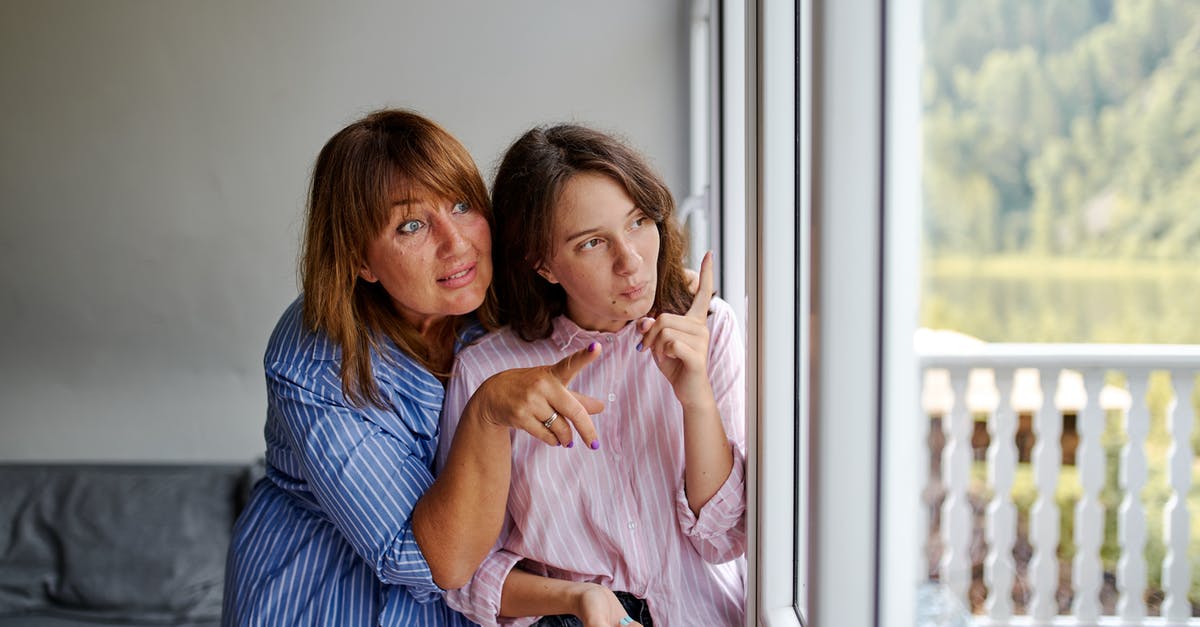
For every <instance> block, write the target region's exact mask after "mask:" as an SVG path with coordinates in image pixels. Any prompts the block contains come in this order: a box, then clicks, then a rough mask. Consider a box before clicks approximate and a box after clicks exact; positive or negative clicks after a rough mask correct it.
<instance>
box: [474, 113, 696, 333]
mask: <svg viewBox="0 0 1200 627" xmlns="http://www.w3.org/2000/svg"><path fill="white" fill-rule="evenodd" d="M581 172H595V173H598V174H603V175H605V176H607V177H609V178H611V179H612V180H614V181H616V182H617V184H619V185H621V186H622V187H624V188H625V191H626V192H628V193H629V196H630V197H631V198H632V199H633V201H634V203H635V204H636V205H637V207H638V208H639V209H641V210H642V211H643V212H645V214H646V215H647V216H649V217H650V219H651V220H653V221H654V223H655V225H656V226H657V227H658V236H659V249H658V264H657V267H658V283H657V286H656V288H655V293H654V306H653V308H652V310H651V314H653V315H657V314H659V313H676V314H681V313H684V312H685V311H687V308H688V307H689V306H690V305H691V302H692V293H691V291H689V290H688V281H687V278H686V276H685V275H684V272H683V255H684V250H685V248H686V242H685V241H684V238H683V232H682V231H681V230H680V228H679V226H678V224H676V222H675V217H674V214H675V201H674V200H673V199H672V198H671V192H670V190H668V189H667V186H666V184H665V183H664V182H663V181H662V179H661V178H660V177H659V176H658V174H657V173H655V172H654V170H653V169H652V168H651V167H650V166H649V164H648V163H647V162H646V160H645V159H644V158H643V157H642V156H641V155H640V154H638V153H637V151H635V150H633V149H632V148H630V147H629V146H627V145H626V144H624V143H623V142H621V141H619V140H618V139H616V138H614V137H612V136H610V135H607V134H605V133H602V132H600V131H597V130H593V129H590V128H587V127H584V126H578V125H574V124H562V125H558V126H550V127H538V128H534V129H532V130H530V131H528V132H526V133H525V134H524V135H522V136H521V137H520V138H519V139H517V141H515V142H514V143H513V144H512V145H511V146H509V148H508V151H507V152H505V154H504V158H503V160H502V161H501V163H500V168H499V169H498V170H497V172H496V180H495V183H494V184H493V186H492V210H493V212H494V213H495V221H496V225H495V229H494V230H493V234H494V237H493V238H492V250H493V257H494V258H495V279H494V281H493V283H492V286H493V288H494V289H493V292H492V294H489V300H490V299H491V298H492V297H493V296H494V297H495V298H496V300H498V310H499V312H500V318H501V319H500V322H501V323H503V324H509V325H511V326H512V328H513V330H515V331H516V332H517V334H518V335H520V336H521V338H522V339H524V340H526V341H533V340H536V339H541V338H545V337H549V336H550V331H551V322H552V320H553V319H554V317H555V316H558V315H561V314H563V313H565V312H566V310H567V293H566V291H564V290H563V288H562V286H561V285H555V284H552V283H550V282H549V281H546V280H544V279H543V278H542V277H541V276H539V275H538V273H537V269H538V268H539V267H540V266H541V265H542V262H543V261H544V260H545V259H547V258H548V257H549V256H550V254H551V247H552V241H551V236H552V233H553V229H554V210H555V207H556V206H557V204H558V201H559V198H560V197H561V195H562V191H563V188H564V187H565V186H566V183H567V181H569V180H570V179H571V177H573V176H575V175H576V174H579V173H581Z"/></svg>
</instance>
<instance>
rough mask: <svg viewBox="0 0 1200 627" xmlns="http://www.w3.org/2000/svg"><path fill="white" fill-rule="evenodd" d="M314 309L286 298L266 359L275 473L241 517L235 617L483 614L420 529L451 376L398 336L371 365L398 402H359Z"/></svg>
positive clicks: (417, 619)
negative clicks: (445, 586) (459, 603)
mask: <svg viewBox="0 0 1200 627" xmlns="http://www.w3.org/2000/svg"><path fill="white" fill-rule="evenodd" d="M302 309H303V304H302V298H299V299H297V300H296V301H295V302H293V303H292V304H291V306H289V307H288V308H287V310H286V311H285V312H284V314H283V316H282V317H281V318H280V320H279V323H278V325H276V327H275V331H274V332H273V333H272V334H271V340H270V342H269V344H268V346H267V352H266V355H265V357H264V359H263V365H264V368H265V371H266V379H267V424H266V429H265V433H266V441H267V452H266V462H267V476H266V478H265V479H263V480H261V481H260V482H259V483H258V485H256V486H255V489H254V492H253V494H252V496H251V499H250V502H249V504H248V505H247V507H246V510H245V511H244V512H243V513H242V515H241V516H240V517H239V518H238V522H237V525H236V528H235V530H234V538H233V541H232V543H231V545H230V551H229V561H228V566H227V569H226V584H225V610H224V616H223V623H224V624H225V625H376V624H378V625H405V626H410V625H411V626H424V625H428V626H430V627H433V626H437V627H442V626H445V625H451V626H454V625H464V626H465V625H471V624H472V623H471V622H469V621H467V620H466V619H465V618H463V617H462V616H460V615H459V614H457V613H455V612H454V611H453V610H450V609H449V608H447V607H446V605H445V603H444V602H443V601H442V590H441V589H439V588H438V586H437V585H436V584H435V583H434V582H433V576H432V574H431V573H430V571H429V565H428V564H427V563H426V561H425V558H424V556H423V555H422V554H421V550H420V547H418V546H417V542H416V539H415V538H414V537H413V531H412V511H413V507H414V506H415V505H416V503H417V500H418V499H419V498H420V497H421V495H422V494H424V493H425V490H427V489H428V488H429V486H430V484H432V483H433V471H432V469H433V463H434V456H435V454H436V452H437V447H438V442H437V440H438V416H439V413H440V412H441V407H442V398H443V395H444V390H443V388H442V384H441V382H439V381H438V380H437V378H435V377H434V376H433V375H432V374H430V373H429V372H428V371H427V370H425V369H424V368H423V367H421V366H420V365H419V364H418V363H416V362H415V361H414V360H413V359H412V358H410V357H409V356H408V355H406V354H404V353H403V352H402V351H401V350H399V349H398V348H397V347H396V346H395V345H393V344H392V343H390V342H385V346H384V348H382V349H381V350H382V353H384V354H372V369H373V372H374V375H375V380H376V382H377V384H378V386H379V392H380V395H381V396H382V398H383V401H384V404H385V405H386V409H380V408H378V407H375V406H373V405H368V406H366V407H363V408H358V407H354V406H352V405H351V404H350V403H349V402H348V401H347V399H346V398H345V396H344V395H343V393H342V381H341V377H340V374H339V373H340V371H341V359H340V358H341V351H340V349H339V348H338V347H337V346H336V345H335V344H334V343H333V342H332V341H331V340H330V339H329V337H328V336H326V335H325V334H324V333H314V332H312V331H309V330H307V329H305V327H304V324H303V316H302Z"/></svg>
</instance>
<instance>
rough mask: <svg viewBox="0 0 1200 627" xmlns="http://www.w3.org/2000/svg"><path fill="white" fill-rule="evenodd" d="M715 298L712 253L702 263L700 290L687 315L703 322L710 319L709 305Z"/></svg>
mask: <svg viewBox="0 0 1200 627" xmlns="http://www.w3.org/2000/svg"><path fill="white" fill-rule="evenodd" d="M712 297H713V269H712V251H711V250H710V251H708V252H706V253H704V260H703V261H701V262H700V288H699V289H698V290H696V298H694V299H693V300H692V306H691V308H689V309H688V312H687V315H688V317H691V318H700V319H701V320H703V319H704V318H707V317H708V305H709V303H711V302H712Z"/></svg>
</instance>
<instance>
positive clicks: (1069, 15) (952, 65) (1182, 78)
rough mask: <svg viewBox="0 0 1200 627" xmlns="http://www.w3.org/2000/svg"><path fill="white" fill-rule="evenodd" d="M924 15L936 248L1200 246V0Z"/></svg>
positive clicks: (958, 251) (990, 4)
mask: <svg viewBox="0 0 1200 627" xmlns="http://www.w3.org/2000/svg"><path fill="white" fill-rule="evenodd" d="M924 28H925V33H924V41H925V51H924V53H925V63H926V68H925V72H924V73H923V84H922V86H921V89H922V100H923V106H924V150H925V167H924V170H923V178H924V180H923V187H924V218H923V219H924V224H923V236H924V249H925V251H926V254H927V255H928V257H930V258H935V259H936V258H938V257H962V256H971V257H980V256H989V255H1012V254H1020V255H1034V256H1038V257H1043V256H1050V257H1056V256H1061V257H1075V258H1079V257H1085V258H1101V257H1102V258H1105V259H1109V260H1112V259H1140V260H1172V261H1183V260H1197V259H1200V1H1197V0H970V1H967V2H964V1H962V0H926V3H925V14H924ZM997 339H999V338H997Z"/></svg>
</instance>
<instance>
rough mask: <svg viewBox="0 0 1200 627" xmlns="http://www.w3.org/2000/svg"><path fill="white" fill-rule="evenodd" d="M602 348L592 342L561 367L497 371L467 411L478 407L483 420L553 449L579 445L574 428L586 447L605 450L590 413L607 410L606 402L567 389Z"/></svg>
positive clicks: (472, 400)
mask: <svg viewBox="0 0 1200 627" xmlns="http://www.w3.org/2000/svg"><path fill="white" fill-rule="evenodd" d="M600 350H601V349H600V344H599V343H597V342H592V343H591V344H589V345H588V347H587V348H584V349H580V350H579V351H576V352H574V353H571V354H570V355H567V356H566V357H564V358H563V359H562V360H561V361H559V362H558V363H556V364H551V365H549V366H536V367H533V368H514V369H512V370H505V371H503V372H498V373H496V374H494V375H492V376H491V377H489V378H488V379H487V380H486V381H484V382H483V385H481V386H479V389H478V390H476V391H475V394H474V395H472V396H471V400H470V402H469V403H468V409H469V408H470V406H471V405H478V406H477V407H476V408H475V409H476V410H477V411H479V412H481V415H482V417H483V419H484V420H486V421H488V422H490V423H492V424H495V425H500V426H505V427H512V428H516V429H520V430H522V431H525V432H527V433H529V434H530V435H532V436H533V437H535V438H537V439H539V440H541V441H543V442H545V443H546V444H549V445H551V446H560V445H561V446H566V447H568V448H570V447H572V446H574V445H575V440H574V436H573V434H572V429H571V427H572V426H574V430H575V431H576V432H578V433H579V437H581V438H583V442H584V445H585V446H588V447H590V448H592V449H597V448H600V441H599V439H598V438H597V435H596V426H595V425H594V424H593V423H592V418H591V415H590V414H598V413H600V412H601V411H603V410H604V403H602V402H600V401H599V400H597V399H594V398H592V397H590V396H586V395H584V394H580V393H578V392H573V391H571V390H569V389H567V385H568V384H570V383H571V380H572V379H574V378H575V375H577V374H579V372H580V371H581V370H583V369H584V367H585V366H587V365H588V364H590V363H592V362H593V361H596V358H598V357H599V356H600Z"/></svg>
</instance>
